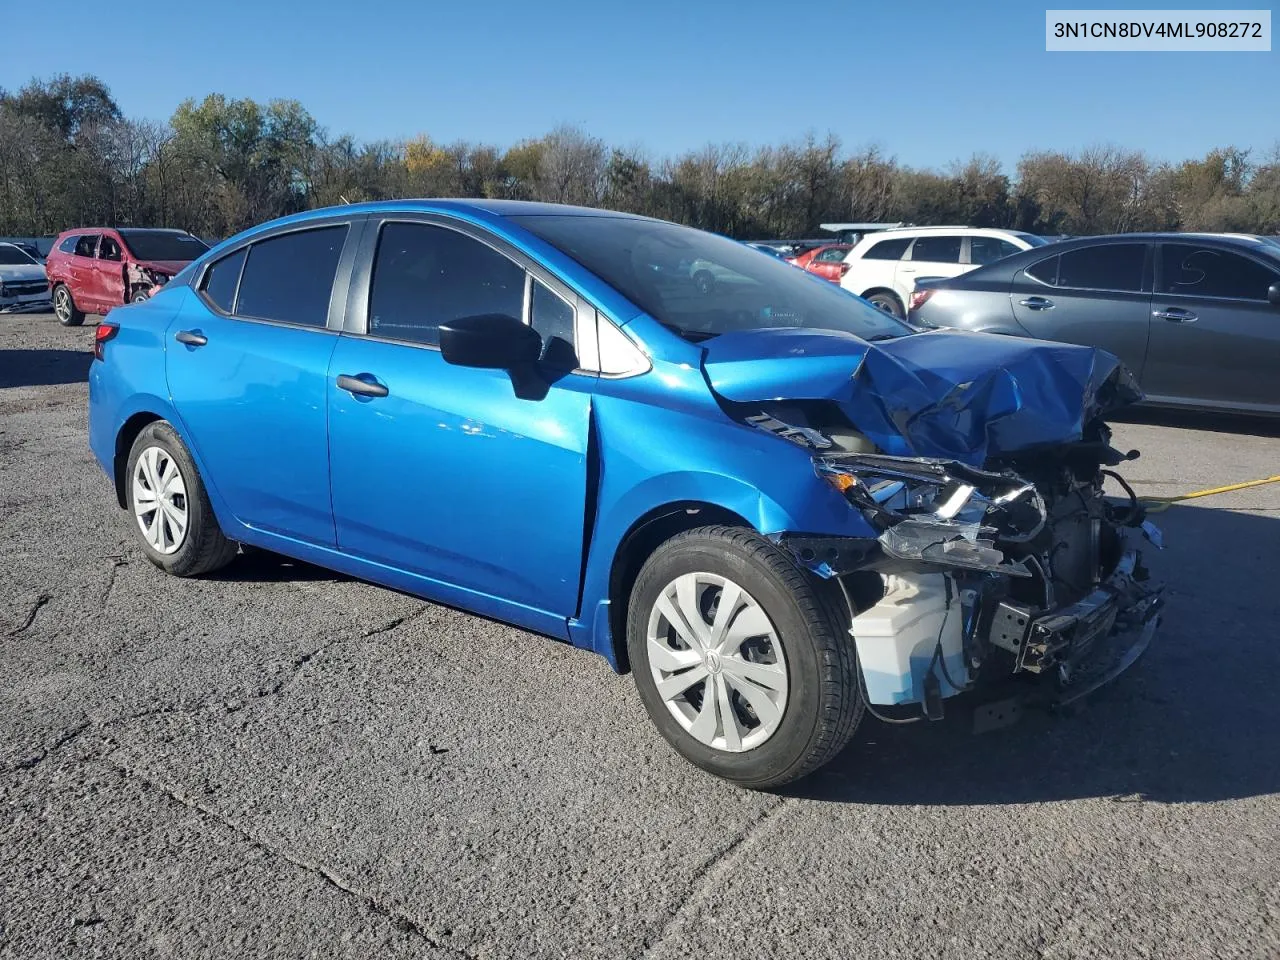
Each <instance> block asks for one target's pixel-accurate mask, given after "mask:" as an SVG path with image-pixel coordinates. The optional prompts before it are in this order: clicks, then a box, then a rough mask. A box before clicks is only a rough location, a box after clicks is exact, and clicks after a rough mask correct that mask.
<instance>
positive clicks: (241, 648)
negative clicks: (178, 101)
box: [0, 315, 1280, 960]
mask: <svg viewBox="0 0 1280 960" xmlns="http://www.w3.org/2000/svg"><path fill="white" fill-rule="evenodd" d="M91 322H92V321H91ZM91 338H92V330H91V328H90V327H88V326H86V327H84V328H81V329H63V328H61V327H59V326H58V324H57V323H56V322H55V321H54V320H53V318H52V317H50V316H46V315H26V316H0V507H2V508H3V509H0V543H2V544H3V547H4V572H3V574H0V957H6V958H7V957H23V958H27V957H31V958H36V957H41V958H43V957H80V956H84V957H130V958H143V957H217V958H223V957H240V956H253V957H267V956H280V957H300V956H317V957H371V956H378V957H400V956H419V957H440V958H459V957H464V958H489V957H495V958H496V957H519V958H532V957H575V958H576V957H610V958H613V957H628V958H639V957H654V958H658V957H678V956H701V957H708V958H715V957H730V956H733V957H744V956H749V957H766V956H769V957H774V956H777V957H780V956H805V957H810V956H812V957H853V956H859V957H904V958H915V957H925V956H928V957H955V958H966V960H968V958H974V957H1045V958H1065V957H1117V958H1119V957H1124V958H1131V957H1192V956H1195V957H1200V956H1204V957H1208V956H1214V957H1250V958H1257V957H1264V956H1278V955H1280V839H1277V838H1278V837H1280V797H1278V796H1277V792H1278V791H1280V736H1277V733H1278V731H1277V724H1276V721H1275V714H1274V708H1273V704H1274V702H1275V695H1274V683H1275V677H1276V675H1277V673H1278V672H1280V670H1278V668H1280V648H1278V647H1277V639H1280V637H1278V634H1277V629H1276V621H1277V614H1280V600H1278V599H1277V592H1276V588H1275V580H1276V575H1277V571H1280V529H1278V528H1280V513H1278V512H1277V511H1280V485H1273V486H1269V487H1263V488H1257V489H1254V490H1249V491H1243V492H1240V493H1236V494H1231V495H1226V496H1221V497H1215V498H1212V499H1208V500H1203V501H1200V502H1199V503H1197V504H1195V505H1188V506H1180V507H1175V508H1173V509H1172V510H1170V511H1169V512H1168V513H1166V514H1164V515H1163V517H1162V518H1161V523H1162V526H1163V527H1164V528H1165V533H1166V539H1167V544H1168V549H1167V550H1166V551H1165V552H1164V553H1162V554H1158V555H1156V556H1154V557H1153V558H1152V565H1153V567H1154V568H1155V570H1156V572H1157V574H1158V575H1159V576H1161V577H1163V578H1164V579H1166V580H1167V581H1168V583H1169V590H1170V593H1169V608H1168V614H1167V618H1166V624H1165V628H1164V629H1163V632H1162V634H1161V635H1160V636H1159V637H1158V638H1157V643H1156V644H1155V645H1154V646H1153V648H1152V650H1151V651H1150V653H1149V654H1148V656H1147V657H1146V659H1145V660H1144V661H1143V662H1142V663H1141V664H1140V665H1139V666H1138V667H1136V668H1135V669H1134V670H1133V671H1131V672H1130V673H1129V674H1128V675H1126V676H1125V677H1124V678H1123V679H1122V680H1121V681H1120V682H1118V683H1117V684H1115V685H1114V686H1112V687H1110V688H1108V689H1107V690H1105V691H1103V692H1101V693H1100V694H1099V695H1097V696H1095V697H1094V698H1092V699H1091V700H1090V702H1089V703H1088V704H1087V706H1086V707H1085V708H1084V709H1082V710H1080V711H1079V712H1077V713H1075V714H1074V715H1071V716H1068V717H1048V716H1041V715H1038V714H1030V715H1027V716H1026V717H1024V719H1023V720H1022V722H1021V723H1019V724H1018V725H1016V726H1013V727H1010V728H1007V729H1004V730H999V731H995V732H991V733H985V734H982V735H974V734H972V733H971V729H972V728H971V723H970V722H969V718H968V717H967V715H966V711H965V710H964V709H963V708H954V705H953V709H952V710H950V711H949V716H948V719H947V720H945V721H943V722H941V723H936V724H916V725H912V726H909V727H902V728H898V727H887V726H884V725H881V724H879V723H877V722H876V721H874V720H871V719H870V718H868V720H867V721H866V722H864V724H863V727H862V728H861V730H860V731H859V733H858V735H857V737H856V739H855V741H854V743H853V744H851V746H850V747H849V749H848V750H847V751H846V752H845V753H844V754H843V755H842V756H841V757H839V758H838V759H837V760H836V761H835V762H834V763H833V764H832V765H831V767H830V768H828V769H827V770H825V771H824V772H822V773H820V774H819V775H817V776H814V777H812V778H810V779H809V780H807V781H804V782H802V783H801V784H799V785H797V786H796V787H795V788H793V789H792V790H790V791H789V792H787V793H786V794H784V795H762V794H753V793H748V792H744V791H742V790H738V789H735V788H733V787H731V786H728V785H726V784H723V783H720V782H718V781H716V780H713V779H711V778H709V777H707V776H704V775H703V774H701V773H699V772H698V771H697V770H695V769H693V768H692V767H689V766H688V765H686V764H685V763H684V762H683V761H681V760H680V759H679V758H678V757H676V756H675V755H674V754H673V752H672V751H671V750H669V749H668V748H667V747H666V745H665V744H664V743H663V742H662V741H661V740H660V738H659V737H658V736H657V734H656V733H655V732H654V731H653V730H652V729H651V727H650V725H649V723H648V722H647V719H646V718H645V716H644V711H643V709H642V707H641V705H640V702H639V699H638V698H637V696H636V695H635V692H634V690H633V687H632V682H631V679H630V678H629V677H619V676H615V675H614V674H613V673H611V672H610V670H609V668H608V666H607V665H606V664H605V663H604V661H602V660H599V659H597V658H595V657H593V656H591V655H588V654H586V653H583V652H580V651H577V650H573V649H571V648H569V647H567V646H564V645H561V644H557V643H555V642H553V641H550V640H547V639H544V638H540V637H536V636H532V635H529V634H526V633H524V632H522V631H520V630H516V629H513V628H511V627H507V626H504V625H502V624H498V623H492V622H489V621H486V620H483V619H479V618H476V617H472V616H468V615H466V614H464V613H460V612H458V611H455V610H451V609H447V608H445V607H439V606H435V605H432V604H428V603H424V602H422V601H421V600H418V599H415V598H413V597H409V596H405V595H402V594H398V593H394V592H391V591H388V590H384V589H380V588H378V587H375V586H372V585H369V584H366V583H361V582H358V581H354V580H351V579H348V578H345V577H342V576H338V575H334V574H330V573H328V572H326V571H323V570H319V569H316V568H314V567H309V566H305V565H299V564H294V563H291V562H289V561H286V560H283V559H281V558H277V557H274V556H272V555H268V554H261V553H257V554H251V555H247V556H242V557H240V558H238V559H237V561H236V562H235V563H234V564H232V566H231V567H230V568H229V569H227V570H226V571H225V572H224V573H222V574H221V575H220V576H218V577H216V578H212V579H206V580H202V581H181V580H176V579H170V578H166V577H165V576H163V575H162V574H161V573H160V572H159V571H157V570H156V569H155V568H153V567H152V566H151V565H150V564H149V563H147V562H146V561H145V560H144V559H143V558H142V556H141V553H140V551H139V550H138V549H136V548H135V546H134V544H133V542H132V539H131V534H130V530H129V527H128V525H127V524H126V521H125V517H124V515H123V514H122V513H121V512H120V511H119V510H118V509H117V508H116V506H115V503H114V498H113V495H112V493H111V490H110V488H109V485H108V482H107V480H106V478H105V477H104V476H103V475H102V474H101V473H100V472H99V470H98V468H97V466H96V464H95V463H94V462H93V461H92V459H91V457H90V454H89V452H88V449H87V447H86V439H85V399H86V387H85V384H84V377H85V371H86V369H87V366H88V354H87V352H86V350H87V347H88V345H89V343H90V340H91ZM1117 433H1118V445H1121V446H1123V447H1139V448H1141V449H1142V450H1143V451H1144V455H1143V458H1142V459H1141V460H1140V461H1138V462H1136V463H1133V464H1130V465H1128V468H1127V470H1126V474H1127V475H1128V476H1129V477H1130V478H1131V479H1132V480H1133V482H1134V483H1135V485H1136V487H1137V489H1138V491H1139V493H1140V494H1143V495H1167V494H1172V493H1177V492H1184V491H1188V490H1194V489H1198V488H1202V487H1208V486H1214V485H1218V484H1222V483H1229V482H1233V481H1238V480H1246V479H1251V478H1255V477H1261V476H1266V475H1268V474H1274V473H1276V472H1280V429H1277V427H1276V426H1275V425H1268V424H1266V423H1257V422H1253V423H1250V422H1247V421H1234V422H1233V421H1230V420H1220V419H1210V420H1206V419H1200V418H1197V419H1188V418H1184V417H1179V418H1171V417H1168V416H1159V417H1157V416H1144V417H1143V418H1142V419H1141V421H1136V422H1126V423H1122V424H1119V425H1118V427H1117Z"/></svg>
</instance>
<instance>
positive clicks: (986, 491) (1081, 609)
mask: <svg viewBox="0 0 1280 960" xmlns="http://www.w3.org/2000/svg"><path fill="white" fill-rule="evenodd" d="M755 410H756V412H754V413H751V414H746V412H745V410H744V411H742V413H743V414H744V415H743V416H742V419H743V420H744V421H745V422H747V423H749V424H751V425H752V426H755V427H757V428H759V429H762V430H766V431H769V432H771V433H774V434H775V435H777V436H779V437H781V438H783V439H786V440H789V441H791V442H793V443H796V444H799V445H801V446H804V447H806V448H808V449H809V450H810V451H811V453H812V458H813V464H814V469H815V471H816V472H817V473H818V475H819V476H820V477H821V478H822V479H823V480H824V481H826V482H827V483H828V484H830V485H831V486H832V487H834V488H835V489H836V490H837V491H839V493H840V494H841V495H842V496H843V497H844V498H845V500H846V501H847V502H848V503H849V505H850V507H851V508H853V509H855V510H857V511H859V512H860V513H861V515H862V517H863V518H864V519H865V520H866V522H867V525H868V526H869V527H870V529H871V530H872V531H873V532H874V534H875V535H874V537H867V538H856V537H831V536H822V535H819V534H814V535H809V534H805V533H796V532H787V533H783V534H780V535H778V536H777V537H776V538H775V539H776V540H777V541H778V542H779V543H780V544H781V545H782V546H784V547H785V548H786V549H788V550H789V551H790V552H791V553H792V554H793V555H794V556H795V557H796V558H797V560H798V561H799V562H800V563H802V564H803V565H804V566H806V567H807V568H808V569H810V570H811V571H812V572H814V573H815V574H817V575H818V576H821V577H823V578H827V579H832V580H834V581H835V582H836V583H837V584H838V585H839V586H840V589H841V590H842V591H843V593H844V597H845V599H846V601H847V602H848V605H849V607H850V616H851V621H852V623H851V629H850V633H851V634H852V636H853V638H854V641H855V643H856V646H857V650H858V655H859V662H860V664H861V667H862V673H863V679H864V683H865V687H864V693H865V695H866V698H867V700H868V701H869V702H870V703H872V704H899V705H902V704H919V705H921V706H922V707H923V711H924V713H925V715H927V716H931V717H932V716H940V715H941V711H942V708H941V700H942V699H943V698H945V697H947V696H951V695H954V694H956V693H960V692H964V691H966V690H969V689H971V688H972V687H974V686H975V685H977V684H979V683H981V682H983V681H985V680H986V679H988V678H998V677H1009V676H1011V675H1017V674H1027V675H1040V676H1042V677H1044V678H1046V679H1047V680H1048V681H1049V683H1050V686H1051V687H1052V689H1053V690H1054V691H1055V694H1054V695H1055V696H1056V697H1057V698H1058V699H1059V700H1070V699H1075V698H1077V697H1078V696H1082V695H1083V694H1084V693H1087V692H1088V691H1090V690H1092V689H1096V687H1097V686H1100V685H1101V684H1102V683H1105V682H1107V681H1108V680H1110V679H1111V678H1113V677H1114V676H1116V675H1117V674H1118V673H1120V672H1121V671H1123V670H1124V669H1125V668H1126V667H1127V666H1128V665H1129V664H1131V663H1132V662H1133V661H1134V660H1136V659H1137V656H1138V655H1139V654H1140V653H1141V652H1142V650H1143V649H1144V648H1145V647H1146V645H1147V643H1148V642H1149V640H1150V638H1151V635H1152V633H1153V632H1154V630H1155V627H1156V625H1157V622H1158V612H1159V610H1160V607H1161V596H1160V593H1161V589H1160V588H1159V587H1157V586H1154V585H1152V584H1150V583H1149V582H1148V575H1147V571H1146V568H1145V567H1144V566H1143V564H1142V559H1141V555H1140V553H1139V552H1138V551H1137V550H1136V549H1135V548H1134V546H1133V545H1132V544H1131V543H1130V542H1129V541H1130V540H1131V539H1132V538H1133V534H1132V531H1138V530H1141V531H1142V532H1143V533H1145V534H1146V535H1147V536H1148V538H1149V539H1151V540H1153V541H1154V542H1155V543H1156V545H1157V546H1158V545H1159V540H1158V536H1159V531H1158V530H1156V528H1155V527H1154V526H1153V525H1152V524H1150V523H1149V522H1148V521H1146V518H1145V516H1144V511H1143V508H1142V506H1141V504H1140V503H1139V502H1138V499H1137V498H1136V497H1135V496H1134V495H1133V492H1132V490H1131V488H1129V486H1128V485H1127V484H1126V483H1125V482H1124V480H1123V479H1122V478H1121V477H1120V476H1119V474H1117V473H1115V472H1114V471H1113V470H1112V469H1111V468H1112V467H1115V466H1117V465H1119V464H1121V463H1123V462H1124V461H1126V460H1130V459H1134V458H1136V457H1137V456H1138V453H1137V451H1130V452H1128V453H1122V452H1120V451H1119V450H1116V449H1115V448H1114V447H1112V445H1111V431H1110V428H1109V427H1108V426H1107V425H1106V424H1105V422H1104V421H1103V420H1102V418H1101V417H1100V416H1099V417H1095V418H1094V419H1093V420H1091V421H1090V422H1088V423H1087V424H1085V425H1084V429H1083V431H1082V435H1081V436H1080V438H1079V439H1077V440H1075V441H1074V442H1067V443H1051V444H1045V445H1043V446H1040V447H1035V446H1033V447H1030V448H1028V449H1025V450H1019V451H1016V452H1013V453H1009V454H1002V455H998V456H993V457H991V458H990V459H988V460H987V462H985V463H984V464H983V466H982V467H981V468H977V467H974V466H970V465H968V464H965V463H961V462H959V461H957V460H947V459H933V458H927V457H903V456H889V455H885V454H882V453H880V452H878V451H877V450H876V448H875V446H874V444H872V443H871V442H870V441H869V440H868V439H867V438H865V437H864V436H862V435H861V434H860V433H859V432H858V430H857V429H856V428H855V427H854V426H853V425H852V424H850V423H848V422H847V420H846V419H845V418H844V416H843V415H842V414H841V413H840V411H839V409H838V408H837V407H835V405H832V404H828V403H824V402H821V401H809V402H804V401H801V402H789V403H788V402H782V403H776V404H767V405H765V406H764V408H763V409H761V407H760V405H758V404H757V405H756V406H755ZM1108 478H1111V479H1112V480H1114V481H1115V482H1116V484H1117V485H1118V487H1119V489H1120V490H1122V491H1124V494H1123V495H1122V496H1108V495H1107V494H1106V492H1105V491H1104V484H1105V482H1106V480H1107V479H1108Z"/></svg>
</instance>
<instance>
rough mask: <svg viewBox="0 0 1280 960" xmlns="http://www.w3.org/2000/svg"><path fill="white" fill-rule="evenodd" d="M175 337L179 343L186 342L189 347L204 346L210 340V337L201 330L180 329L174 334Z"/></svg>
mask: <svg viewBox="0 0 1280 960" xmlns="http://www.w3.org/2000/svg"><path fill="white" fill-rule="evenodd" d="M173 339H175V340H177V341H178V342H179V343H185V344H186V345H187V346H188V347H203V346H204V345H205V344H206V343H208V342H209V338H208V337H206V336H205V335H204V334H203V333H201V332H200V331H199V330H179V331H178V332H177V333H175V334H174V335H173Z"/></svg>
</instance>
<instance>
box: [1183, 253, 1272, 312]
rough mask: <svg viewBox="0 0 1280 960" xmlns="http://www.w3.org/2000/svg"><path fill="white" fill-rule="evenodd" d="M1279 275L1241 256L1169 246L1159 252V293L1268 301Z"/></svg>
mask: <svg viewBox="0 0 1280 960" xmlns="http://www.w3.org/2000/svg"><path fill="white" fill-rule="evenodd" d="M1277 281H1280V273H1277V272H1276V271H1275V270H1268V269H1267V268H1266V267H1264V266H1263V265H1262V264H1260V263H1255V262H1254V261H1253V260H1250V259H1249V258H1248V257H1243V256H1241V255H1240V254H1238V253H1228V252H1227V251H1225V250H1214V249H1212V248H1210V247H1197V246H1194V245H1192V244H1189V243H1166V244H1164V245H1163V246H1162V247H1161V250H1160V289H1161V292H1163V293H1182V294H1187V295H1189V296H1198V297H1233V298H1236V299H1240V300H1266V299H1267V288H1268V287H1270V286H1271V284H1273V283H1276V282H1277Z"/></svg>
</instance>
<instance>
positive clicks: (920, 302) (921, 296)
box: [911, 290, 934, 310]
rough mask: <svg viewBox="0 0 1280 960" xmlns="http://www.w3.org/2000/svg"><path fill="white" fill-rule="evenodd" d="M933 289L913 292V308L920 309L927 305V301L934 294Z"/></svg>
mask: <svg viewBox="0 0 1280 960" xmlns="http://www.w3.org/2000/svg"><path fill="white" fill-rule="evenodd" d="M933 293H934V291H932V290H916V291H915V292H913V293H912V294H911V309H912V310H919V309H920V308H921V307H923V306H924V305H925V302H926V301H927V300H928V299H929V298H930V297H932V296H933Z"/></svg>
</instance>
